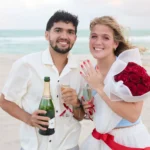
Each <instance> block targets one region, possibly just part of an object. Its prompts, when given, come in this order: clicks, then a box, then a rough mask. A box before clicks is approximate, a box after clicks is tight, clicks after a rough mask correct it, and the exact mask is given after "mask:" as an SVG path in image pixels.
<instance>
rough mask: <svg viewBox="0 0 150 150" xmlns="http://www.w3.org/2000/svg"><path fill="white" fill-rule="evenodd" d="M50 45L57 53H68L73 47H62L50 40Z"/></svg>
mask: <svg viewBox="0 0 150 150" xmlns="http://www.w3.org/2000/svg"><path fill="white" fill-rule="evenodd" d="M50 46H51V47H52V48H53V50H54V51H55V52H57V53H60V54H66V53H68V52H69V51H70V50H71V48H72V47H68V48H66V49H60V48H59V47H58V46H57V45H55V46H54V45H53V44H52V42H50Z"/></svg>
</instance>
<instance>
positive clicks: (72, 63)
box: [42, 49, 79, 68]
mask: <svg viewBox="0 0 150 150" xmlns="http://www.w3.org/2000/svg"><path fill="white" fill-rule="evenodd" d="M67 57H68V63H67V66H68V67H69V68H77V67H78V62H79V61H78V60H77V59H76V58H75V56H73V55H72V54H71V52H69V54H68V56H67ZM42 63H43V64H45V65H54V62H53V60H52V57H51V54H50V52H49V49H46V50H45V51H44V52H43V53H42Z"/></svg>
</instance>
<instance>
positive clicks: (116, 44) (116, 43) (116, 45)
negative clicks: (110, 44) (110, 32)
mask: <svg viewBox="0 0 150 150" xmlns="http://www.w3.org/2000/svg"><path fill="white" fill-rule="evenodd" d="M118 46H119V42H116V41H115V45H114V49H117V47H118Z"/></svg>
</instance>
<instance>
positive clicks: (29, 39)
mask: <svg viewBox="0 0 150 150" xmlns="http://www.w3.org/2000/svg"><path fill="white" fill-rule="evenodd" d="M128 39H129V41H131V42H150V36H131V37H129V38H128ZM44 41H46V40H45V37H43V36H37V37H0V42H1V43H30V42H44ZM88 41H89V37H77V42H78V43H81V42H82V43H87V42H88Z"/></svg>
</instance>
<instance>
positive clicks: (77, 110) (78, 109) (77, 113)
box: [73, 100, 85, 121]
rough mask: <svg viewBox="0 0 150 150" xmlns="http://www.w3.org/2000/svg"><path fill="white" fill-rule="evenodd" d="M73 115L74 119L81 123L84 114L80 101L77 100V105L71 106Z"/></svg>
mask: <svg viewBox="0 0 150 150" xmlns="http://www.w3.org/2000/svg"><path fill="white" fill-rule="evenodd" d="M73 114H74V118H76V119H77V120H79V121H81V120H82V119H83V118H84V115H85V112H84V109H83V107H82V105H81V103H80V100H78V102H77V105H75V106H73Z"/></svg>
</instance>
